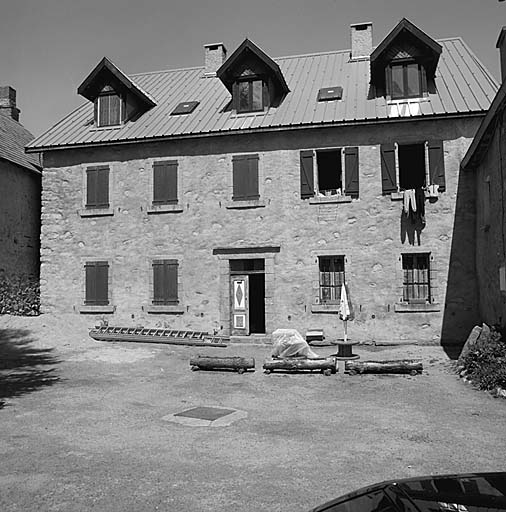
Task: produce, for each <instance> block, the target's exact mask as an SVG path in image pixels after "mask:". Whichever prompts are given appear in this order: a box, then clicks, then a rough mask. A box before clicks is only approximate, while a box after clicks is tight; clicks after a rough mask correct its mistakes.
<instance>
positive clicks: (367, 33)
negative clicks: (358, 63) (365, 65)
mask: <svg viewBox="0 0 506 512" xmlns="http://www.w3.org/2000/svg"><path fill="white" fill-rule="evenodd" d="M350 35H351V55H350V57H351V60H362V59H368V58H369V57H370V55H371V52H372V23H371V22H366V23H354V24H353V25H350Z"/></svg>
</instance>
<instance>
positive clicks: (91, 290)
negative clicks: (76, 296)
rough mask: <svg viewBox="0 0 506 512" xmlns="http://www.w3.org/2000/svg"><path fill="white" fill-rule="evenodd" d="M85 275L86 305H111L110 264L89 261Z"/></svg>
mask: <svg viewBox="0 0 506 512" xmlns="http://www.w3.org/2000/svg"><path fill="white" fill-rule="evenodd" d="M85 274H86V276H85V280H86V292H85V300H84V303H85V304H87V305H91V306H103V305H107V304H109V263H108V262H107V261H87V262H86V264H85Z"/></svg>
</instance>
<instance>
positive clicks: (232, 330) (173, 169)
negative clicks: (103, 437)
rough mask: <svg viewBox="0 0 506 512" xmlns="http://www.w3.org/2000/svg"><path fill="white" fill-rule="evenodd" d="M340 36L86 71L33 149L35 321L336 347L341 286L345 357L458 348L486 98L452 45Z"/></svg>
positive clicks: (366, 33) (470, 311) (468, 298)
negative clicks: (463, 166)
mask: <svg viewBox="0 0 506 512" xmlns="http://www.w3.org/2000/svg"><path fill="white" fill-rule="evenodd" d="M351 39H352V41H351V43H352V44H351V47H352V50H351V52H350V51H349V50H348V51H344V52H328V53H324V54H315V55H307V56H296V57H287V58H280V59H275V60H273V59H271V58H270V57H269V56H268V55H267V54H265V53H264V52H263V51H262V50H261V49H260V48H258V47H257V46H256V45H255V44H254V43H252V42H251V41H249V40H245V41H244V42H243V43H242V44H241V45H240V46H239V47H238V48H237V49H236V50H235V51H234V52H233V53H232V55H230V57H228V58H226V50H225V48H224V46H223V44H222V43H218V44H214V45H205V47H204V49H205V57H206V59H205V61H206V65H205V66H204V68H191V69H187V70H175V71H173V72H160V73H152V74H145V75H134V76H131V77H129V76H127V75H125V74H124V73H123V72H121V71H120V70H119V68H117V67H116V66H115V65H114V64H113V63H112V62H110V61H109V60H108V59H104V60H103V61H102V62H101V63H99V65H98V66H97V67H96V68H95V70H93V71H92V73H91V74H90V75H89V76H88V78H87V79H86V80H85V81H84V82H83V84H82V85H81V86H80V88H79V92H80V94H82V95H83V96H84V97H85V98H87V99H88V100H89V104H86V105H83V107H81V108H80V109H78V110H77V111H76V112H74V113H73V114H71V115H70V116H68V117H67V118H66V119H65V120H63V121H62V122H61V123H59V124H58V125H56V126H55V127H54V128H53V129H52V130H50V131H48V132H46V134H44V135H43V136H41V137H39V138H38V139H37V140H36V141H34V142H33V143H32V144H30V145H29V147H28V151H42V152H43V153H44V173H43V184H44V186H43V199H42V201H43V206H42V247H41V260H42V266H41V305H42V309H43V311H45V312H71V311H74V312H75V314H81V315H90V322H91V321H95V320H96V319H98V318H107V319H108V321H109V323H110V324H111V325H113V324H114V325H139V324H141V325H146V326H149V325H152V326H157V325H166V326H170V327H172V328H177V329H194V330H207V331H211V332H212V331H216V332H221V333H225V334H231V335H233V336H250V337H253V336H258V337H262V338H264V337H266V336H268V335H269V334H270V333H271V332H272V331H273V330H275V329H277V328H280V327H293V328H295V329H298V330H299V331H300V332H302V333H304V332H306V330H308V329H310V328H322V329H324V332H325V335H326V336H327V337H329V338H337V337H341V336H342V322H341V321H340V320H339V317H338V314H337V312H338V309H339V299H340V291H341V287H342V285H343V284H345V286H346V289H347V292H348V297H349V300H350V303H351V308H352V318H353V321H352V322H350V330H349V335H350V337H351V338H352V339H355V340H356V341H386V340H388V341H393V342H403V341H413V340H416V341H419V342H425V343H452V342H455V341H460V340H462V339H463V337H464V338H465V336H466V334H467V331H468V329H469V326H471V327H472V326H473V325H474V322H475V321H476V319H477V316H478V303H477V296H476V287H477V284H476V280H475V272H474V257H472V256H471V255H472V251H473V248H474V243H475V240H474V222H475V210H474V179H473V177H472V176H471V175H468V174H465V173H461V172H460V162H461V160H462V157H463V156H464V154H465V153H466V151H467V149H468V147H469V144H470V142H471V140H472V138H473V136H474V134H475V133H476V130H477V128H478V125H479V123H480V122H481V119H482V118H483V116H484V115H485V113H486V110H487V108H488V106H489V104H490V99H491V98H492V97H493V95H494V94H495V91H496V88H497V86H496V83H495V81H494V80H493V78H492V77H491V76H490V75H489V74H488V73H487V72H486V71H485V70H484V68H483V66H482V65H481V64H479V63H477V62H476V60H475V57H474V56H472V54H471V53H470V51H469V49H468V48H467V46H466V45H465V44H464V43H463V41H462V40H461V39H459V38H455V39H451V40H443V41H440V42H436V41H434V40H433V39H432V38H430V37H429V36H427V35H426V34H425V33H423V32H422V31H421V30H419V29H418V28H417V27H415V26H414V25H412V24H411V23H410V22H408V21H407V20H402V21H401V22H400V23H399V24H398V25H397V26H396V27H395V28H394V29H393V30H392V32H391V33H390V34H388V35H387V37H385V38H384V39H383V41H382V42H381V43H380V44H379V45H378V46H377V47H376V48H375V49H374V50H373V47H372V25H371V24H369V23H365V24H359V25H353V26H352V27H351ZM459 59H462V62H461V61H460V60H459ZM461 64H462V65H461ZM463 64H465V66H464V65H463ZM466 66H467V67H466ZM468 70H470V71H469V73H470V76H471V77H472V76H475V78H473V79H472V80H471V79H470V78H469V77H468V76H467V73H468ZM462 73H465V74H466V76H464V75H463V74H462ZM473 73H474V74H475V75H473Z"/></svg>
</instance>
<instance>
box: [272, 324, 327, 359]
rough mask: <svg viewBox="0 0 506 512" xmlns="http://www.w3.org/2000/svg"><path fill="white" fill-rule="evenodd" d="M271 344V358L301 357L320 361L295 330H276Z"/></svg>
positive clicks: (319, 357)
mask: <svg viewBox="0 0 506 512" xmlns="http://www.w3.org/2000/svg"><path fill="white" fill-rule="evenodd" d="M272 343H273V345H274V346H273V349H272V357H297V356H299V357H300V356H302V357H307V358H308V359H321V356H319V355H318V354H317V353H316V352H313V351H312V350H311V347H310V346H309V345H308V344H307V341H306V340H305V339H304V338H303V337H302V335H301V334H300V333H299V331H297V330H296V329H276V330H275V331H274V332H273V333H272Z"/></svg>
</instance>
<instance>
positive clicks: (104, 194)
mask: <svg viewBox="0 0 506 512" xmlns="http://www.w3.org/2000/svg"><path fill="white" fill-rule="evenodd" d="M96 199H97V207H98V208H109V167H99V168H97V195H96Z"/></svg>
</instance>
